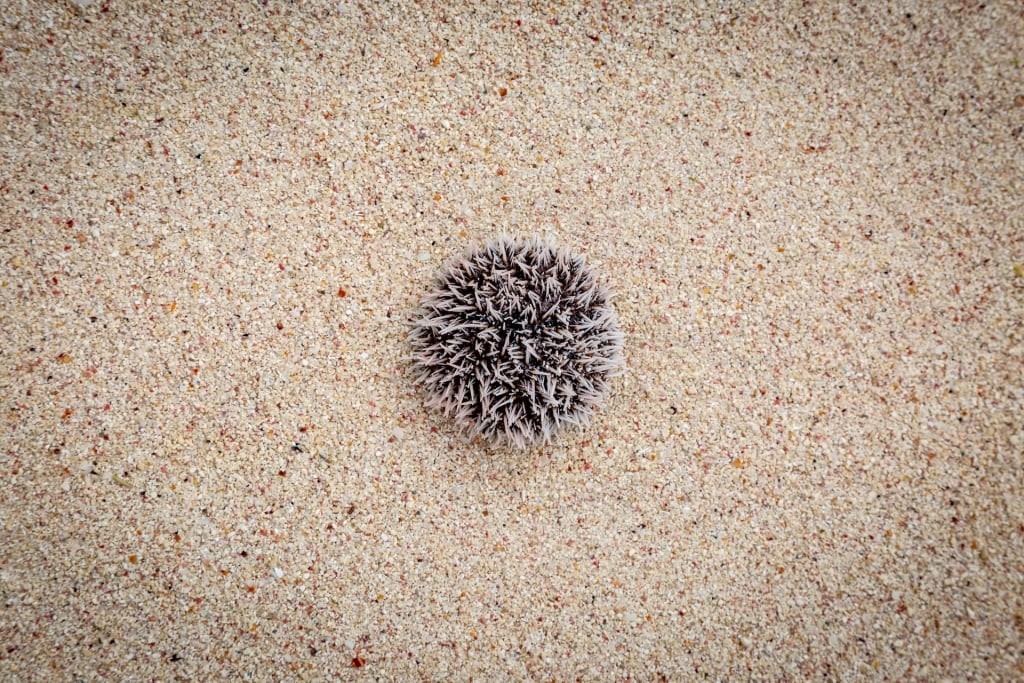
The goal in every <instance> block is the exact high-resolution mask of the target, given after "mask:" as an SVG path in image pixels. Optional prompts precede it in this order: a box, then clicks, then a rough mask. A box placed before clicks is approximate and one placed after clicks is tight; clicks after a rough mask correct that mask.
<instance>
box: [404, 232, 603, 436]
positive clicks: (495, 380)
mask: <svg viewBox="0 0 1024 683" xmlns="http://www.w3.org/2000/svg"><path fill="white" fill-rule="evenodd" d="M610 298H611V294H610V293H609V292H608V290H607V289H605V288H604V287H603V286H601V285H600V284H599V283H598V280H597V276H596V274H595V273H594V271H593V270H591V268H590V267H588V266H587V265H586V263H585V262H584V260H583V258H582V257H580V256H574V255H573V254H571V253H569V251H567V250H566V249H554V248H552V247H549V246H547V245H545V244H544V243H543V242H541V241H540V240H538V239H536V238H534V239H530V240H521V239H513V238H508V237H502V238H499V239H497V240H494V241H492V242H489V243H488V244H486V245H484V246H483V247H482V248H479V249H477V250H476V251H472V252H470V253H469V254H467V255H465V256H463V257H462V258H459V259H457V260H455V261H454V262H453V263H451V264H449V265H448V267H447V268H446V269H445V270H444V271H443V272H442V273H441V274H440V276H439V278H438V281H437V282H436V284H435V287H434V289H433V290H432V291H431V292H430V293H429V294H428V295H427V296H426V298H424V299H423V301H422V303H421V304H420V309H419V310H418V311H417V313H416V317H415V319H414V320H413V322H412V329H411V331H410V333H409V341H410V343H411V345H412V362H413V374H414V377H415V380H416V382H417V383H418V384H420V385H421V386H422V387H423V389H424V391H425V393H426V394H427V403H428V405H430V406H431V407H434V408H440V409H442V410H443V411H444V412H445V414H447V415H448V416H450V417H453V418H454V419H455V420H456V421H457V422H458V423H460V424H461V425H462V426H463V427H464V428H465V429H466V431H468V432H469V433H470V435H473V436H477V435H479V436H482V437H484V438H485V439H487V440H489V441H491V442H493V443H498V444H501V443H505V444H511V445H514V446H517V447H519V448H524V447H527V446H532V445H535V444H538V443H541V442H546V441H548V440H549V439H550V438H551V437H552V435H554V434H555V432H557V431H558V430H559V429H561V428H562V427H563V426H565V425H582V424H586V423H587V421H588V420H589V418H590V415H591V413H592V412H593V410H594V409H595V408H596V407H597V406H599V405H600V404H601V401H602V399H603V396H604V393H605V390H606V389H607V385H608V378H609V377H610V376H611V375H612V374H614V373H615V372H616V371H617V370H618V369H619V368H620V367H621V365H622V333H621V332H619V330H618V328H617V326H616V323H615V313H614V311H613V310H612V307H611V305H610V303H609V300H610Z"/></svg>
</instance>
